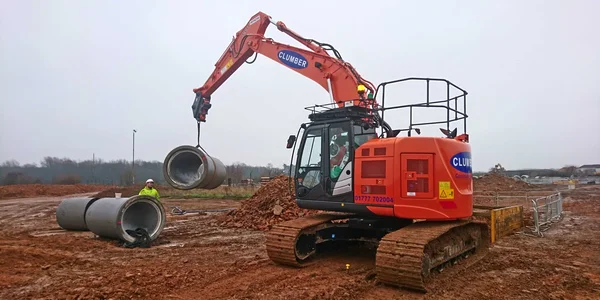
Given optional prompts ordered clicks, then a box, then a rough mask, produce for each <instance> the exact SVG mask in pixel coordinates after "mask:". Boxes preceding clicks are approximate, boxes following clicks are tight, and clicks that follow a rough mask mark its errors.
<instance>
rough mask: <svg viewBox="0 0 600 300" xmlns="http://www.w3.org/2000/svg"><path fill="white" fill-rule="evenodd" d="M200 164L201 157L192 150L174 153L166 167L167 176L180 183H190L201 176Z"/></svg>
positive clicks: (201, 162) (201, 166) (202, 169)
mask: <svg viewBox="0 0 600 300" xmlns="http://www.w3.org/2000/svg"><path fill="white" fill-rule="evenodd" d="M202 164H203V161H202V159H201V158H200V156H198V154H196V153H194V152H190V151H183V152H181V153H177V154H174V155H173V156H172V158H171V162H170V164H169V167H168V175H169V178H171V180H173V181H174V182H176V183H178V184H180V185H191V184H193V183H195V182H196V181H198V180H199V179H200V178H201V177H202V173H203V171H204V166H203V165H202Z"/></svg>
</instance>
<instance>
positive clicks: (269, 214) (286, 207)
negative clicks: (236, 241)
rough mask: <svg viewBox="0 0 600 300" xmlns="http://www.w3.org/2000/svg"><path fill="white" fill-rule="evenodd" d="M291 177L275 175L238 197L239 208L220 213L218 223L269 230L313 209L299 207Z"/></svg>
mask: <svg viewBox="0 0 600 300" xmlns="http://www.w3.org/2000/svg"><path fill="white" fill-rule="evenodd" d="M290 183H291V184H293V182H292V181H289V177H288V176H285V175H281V176H278V177H276V178H274V179H273V180H271V181H269V183H267V184H265V185H264V186H262V187H261V188H260V189H258V191H256V193H255V194H254V195H253V196H252V197H250V198H249V199H246V200H243V201H241V205H240V208H239V209H236V210H233V211H231V212H229V213H227V214H226V215H224V216H222V217H221V219H220V220H221V221H222V223H221V225H223V226H229V227H237V228H253V229H259V230H269V229H271V227H272V226H273V225H275V224H278V223H280V222H283V221H287V220H292V219H296V218H298V217H302V216H305V215H309V214H314V213H316V211H314V210H307V209H302V208H299V207H298V206H297V205H296V200H295V198H294V196H293V195H292V194H291V191H292V190H293V189H292V187H291V186H290Z"/></svg>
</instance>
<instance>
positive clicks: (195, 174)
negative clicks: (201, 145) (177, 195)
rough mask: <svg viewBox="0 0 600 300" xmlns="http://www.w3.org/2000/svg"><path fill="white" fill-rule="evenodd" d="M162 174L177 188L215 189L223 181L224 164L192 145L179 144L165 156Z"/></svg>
mask: <svg viewBox="0 0 600 300" xmlns="http://www.w3.org/2000/svg"><path fill="white" fill-rule="evenodd" d="M163 174H164V176H165V180H166V181H167V183H168V184H169V185H170V186H172V187H174V188H176V189H179V190H189V189H194V188H200V189H215V188H217V187H219V186H221V184H222V183H223V182H224V181H225V177H226V171H225V165H224V164H223V163H222V162H221V161H220V160H218V159H216V158H214V157H211V156H208V155H207V154H206V153H205V152H204V151H203V150H201V149H198V148H196V147H193V146H179V147H177V148H175V149H173V150H171V152H169V154H167V157H165V161H164V163H163Z"/></svg>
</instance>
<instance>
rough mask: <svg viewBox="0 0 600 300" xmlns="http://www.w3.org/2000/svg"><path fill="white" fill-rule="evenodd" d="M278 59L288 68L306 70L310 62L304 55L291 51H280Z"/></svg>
mask: <svg viewBox="0 0 600 300" xmlns="http://www.w3.org/2000/svg"><path fill="white" fill-rule="evenodd" d="M277 58H279V60H280V61H281V62H282V63H283V64H285V65H286V66H288V67H290V68H294V69H304V68H306V66H307V65H308V61H307V60H306V58H304V56H302V54H300V53H297V52H294V51H291V50H281V51H279V53H277Z"/></svg>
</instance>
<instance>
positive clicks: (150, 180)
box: [146, 178, 154, 183]
mask: <svg viewBox="0 0 600 300" xmlns="http://www.w3.org/2000/svg"><path fill="white" fill-rule="evenodd" d="M148 182H154V180H152V178H150V179H148V180H146V183H148Z"/></svg>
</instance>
